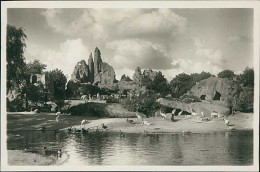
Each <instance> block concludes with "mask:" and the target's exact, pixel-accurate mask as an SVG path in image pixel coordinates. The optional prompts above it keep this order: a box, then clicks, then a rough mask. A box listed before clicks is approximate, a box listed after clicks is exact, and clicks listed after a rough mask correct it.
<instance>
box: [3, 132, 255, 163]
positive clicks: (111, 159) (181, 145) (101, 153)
mask: <svg viewBox="0 0 260 172" xmlns="http://www.w3.org/2000/svg"><path fill="white" fill-rule="evenodd" d="M8 136H9V137H8V140H7V145H8V149H22V150H23V149H28V150H36V151H38V152H36V153H42V154H45V155H47V156H48V155H54V156H57V155H56V154H57V150H59V149H62V151H64V152H67V153H68V154H69V155H70V159H69V160H68V161H67V162H66V163H65V164H64V165H250V164H252V162H253V132H252V131H240V132H238V131H237V132H223V133H212V134H184V135H183V134H145V135H144V134H125V137H122V136H120V133H106V132H99V133H96V132H94V133H87V134H68V133H66V132H62V131H60V132H51V131H46V132H37V131H31V132H30V131H27V132H25V131H24V132H16V133H15V132H11V133H8ZM43 147H47V150H43ZM40 151H42V152H40Z"/></svg>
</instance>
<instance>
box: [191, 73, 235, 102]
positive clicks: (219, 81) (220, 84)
mask: <svg viewBox="0 0 260 172" xmlns="http://www.w3.org/2000/svg"><path fill="white" fill-rule="evenodd" d="M229 88H230V81H229V80H228V79H227V78H217V77H210V78H208V79H204V80H201V81H199V82H197V83H196V85H194V86H193V87H192V88H191V90H190V91H188V93H187V94H188V95H194V96H197V97H199V98H201V99H205V100H221V101H226V100H227V96H228V92H229Z"/></svg>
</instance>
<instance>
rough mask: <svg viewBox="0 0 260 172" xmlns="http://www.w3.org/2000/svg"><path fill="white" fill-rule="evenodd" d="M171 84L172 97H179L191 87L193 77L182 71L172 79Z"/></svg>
mask: <svg viewBox="0 0 260 172" xmlns="http://www.w3.org/2000/svg"><path fill="white" fill-rule="evenodd" d="M170 85H171V90H172V97H173V98H178V97H180V96H181V95H183V94H184V93H186V92H187V91H188V90H190V89H191V87H192V85H193V84H192V78H191V77H190V76H189V75H187V74H185V73H181V74H179V75H177V76H176V77H175V78H173V79H172V80H171V82H170Z"/></svg>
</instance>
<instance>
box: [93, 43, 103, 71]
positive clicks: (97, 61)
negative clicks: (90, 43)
mask: <svg viewBox="0 0 260 172" xmlns="http://www.w3.org/2000/svg"><path fill="white" fill-rule="evenodd" d="M101 65H102V59H101V52H100V50H99V49H98V48H97V47H96V48H95V51H94V71H95V74H97V73H99V72H101Z"/></svg>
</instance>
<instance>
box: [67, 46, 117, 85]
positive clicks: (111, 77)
mask: <svg viewBox="0 0 260 172" xmlns="http://www.w3.org/2000/svg"><path fill="white" fill-rule="evenodd" d="M115 76H116V74H115V71H114V69H113V67H112V66H110V65H109V64H107V63H104V62H102V58H101V52H100V50H99V49H98V48H95V51H94V60H93V56H92V53H90V55H89V59H88V64H86V61H85V60H81V61H80V62H78V63H77V64H76V66H75V68H74V71H73V73H72V75H71V79H72V80H76V81H79V82H81V83H88V82H89V83H91V84H93V83H97V84H102V85H111V84H113V83H114V81H115Z"/></svg>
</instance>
